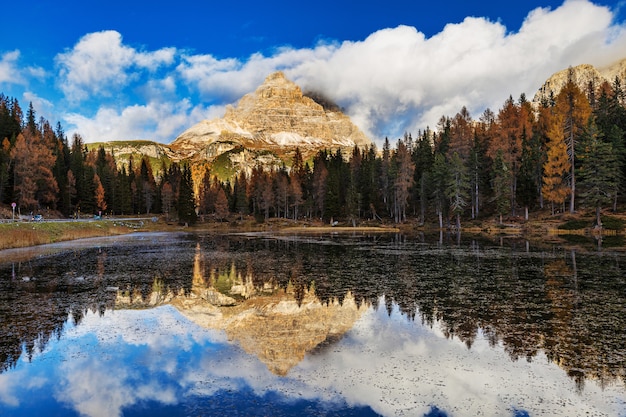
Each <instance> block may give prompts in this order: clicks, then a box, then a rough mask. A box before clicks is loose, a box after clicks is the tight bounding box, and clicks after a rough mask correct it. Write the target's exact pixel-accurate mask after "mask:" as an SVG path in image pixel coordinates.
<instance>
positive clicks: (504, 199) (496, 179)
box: [491, 150, 513, 223]
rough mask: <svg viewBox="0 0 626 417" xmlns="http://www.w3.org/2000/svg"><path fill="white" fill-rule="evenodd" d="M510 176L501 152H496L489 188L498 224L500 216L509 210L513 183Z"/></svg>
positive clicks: (509, 170)
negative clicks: (494, 204) (490, 188)
mask: <svg viewBox="0 0 626 417" xmlns="http://www.w3.org/2000/svg"><path fill="white" fill-rule="evenodd" d="M512 176H513V175H512V173H511V169H510V167H509V165H508V164H507V162H506V160H505V158H504V156H503V152H502V150H498V151H497V153H496V157H495V159H494V161H493V173H492V186H491V187H492V189H493V194H494V197H493V198H494V201H495V203H496V211H497V213H498V215H499V216H500V223H502V216H503V215H504V214H507V213H508V212H509V211H510V210H511V198H510V190H511V182H512V181H513V179H512Z"/></svg>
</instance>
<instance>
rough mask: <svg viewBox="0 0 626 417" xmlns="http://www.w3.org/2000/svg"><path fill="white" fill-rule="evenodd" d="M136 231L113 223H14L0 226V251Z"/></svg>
mask: <svg viewBox="0 0 626 417" xmlns="http://www.w3.org/2000/svg"><path fill="white" fill-rule="evenodd" d="M133 231H134V230H133V229H132V228H129V227H125V226H118V225H115V224H114V223H113V222H107V221H99V222H58V223H56V222H41V223H34V222H14V223H2V224H0V250H2V249H14V248H24V247H29V246H37V245H45V244H48V243H56V242H64V241H68V240H76V239H84V238H89V237H101V236H114V235H121V234H126V233H131V232H133Z"/></svg>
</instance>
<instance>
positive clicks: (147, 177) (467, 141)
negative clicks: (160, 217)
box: [0, 70, 626, 227]
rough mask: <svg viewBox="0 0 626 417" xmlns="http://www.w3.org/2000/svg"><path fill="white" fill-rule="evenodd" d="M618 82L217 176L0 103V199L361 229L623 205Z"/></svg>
mask: <svg viewBox="0 0 626 417" xmlns="http://www.w3.org/2000/svg"><path fill="white" fill-rule="evenodd" d="M625 101H626V100H625V93H624V90H623V88H622V86H621V83H620V80H619V79H618V78H616V79H615V80H614V81H613V82H612V83H608V82H603V83H602V84H600V85H594V84H593V83H590V84H589V85H588V86H587V88H586V89H584V90H581V88H579V87H578V86H577V84H576V82H575V79H574V72H573V71H572V70H570V73H569V77H568V81H567V83H566V84H565V86H564V87H563V88H562V90H561V91H560V92H559V93H558V94H556V95H554V94H551V95H550V96H548V97H547V98H545V99H544V100H543V101H542V102H541V103H540V104H539V105H538V106H536V107H535V106H533V104H532V103H530V102H529V101H528V100H526V98H525V96H524V95H522V96H520V98H519V99H517V100H514V99H513V97H509V99H507V100H506V101H505V103H504V105H503V106H502V107H501V108H500V109H499V111H498V113H497V114H496V113H494V112H493V111H491V110H490V109H487V110H485V111H484V113H483V114H482V115H481V116H480V117H479V118H478V120H474V119H472V117H471V116H470V113H469V111H468V110H467V109H466V108H465V107H463V108H462V109H461V110H460V111H459V113H457V114H456V115H455V116H454V117H449V116H443V117H442V118H441V119H440V121H439V123H438V124H437V126H436V128H435V129H434V130H431V129H430V128H426V129H425V130H423V131H419V132H417V134H416V135H415V137H413V135H412V134H411V133H405V135H404V136H403V137H402V138H400V139H398V140H397V141H396V143H395V144H393V146H392V144H391V143H390V141H389V140H388V139H385V142H384V145H383V148H382V150H380V151H379V150H378V149H376V147H375V146H374V145H372V146H370V147H369V148H368V149H360V148H354V149H353V150H352V151H351V152H348V154H346V152H345V151H342V150H341V149H339V150H334V151H330V150H327V151H320V152H319V153H317V155H315V157H314V158H313V160H312V161H304V160H303V157H302V154H301V152H300V151H299V150H298V149H296V151H295V155H294V156H293V158H292V161H291V165H290V166H289V167H287V166H286V165H285V166H283V167H282V168H281V169H277V170H273V171H268V170H266V169H264V168H263V167H262V166H257V167H255V168H254V169H252V171H251V172H249V173H246V172H241V173H240V174H238V175H237V176H236V177H234V178H232V179H230V180H227V181H220V180H218V178H217V176H214V175H212V174H211V169H210V165H208V164H205V165H194V166H193V167H192V166H191V165H190V164H187V163H182V164H177V163H172V164H170V165H167V164H165V163H163V165H162V166H161V168H160V169H159V170H158V172H157V173H153V171H152V167H151V164H150V161H149V160H148V158H147V157H144V158H143V159H141V160H139V161H133V160H132V159H131V161H130V163H129V164H127V165H122V166H119V167H118V165H117V164H116V161H115V158H114V155H111V154H110V153H107V152H105V150H104V149H103V148H100V149H97V150H91V151H89V150H87V147H86V146H85V144H84V143H83V140H82V138H81V137H80V136H79V135H77V134H75V135H74V136H73V137H72V139H71V143H70V141H68V139H67V137H66V136H65V134H64V132H63V129H62V127H61V125H60V124H58V123H57V125H56V127H55V128H53V127H52V126H51V125H50V123H49V122H48V121H46V120H45V119H43V118H40V119H39V120H37V119H36V116H35V111H34V109H33V107H32V104H31V105H30V106H29V108H28V110H27V113H26V115H25V116H24V115H23V114H22V110H21V108H20V106H19V103H18V102H17V100H15V99H11V98H8V97H4V96H0V138H4V139H3V141H2V147H1V149H0V201H1V202H3V203H5V204H10V203H11V202H16V203H17V205H18V207H19V209H20V210H21V212H22V213H23V212H25V211H36V210H40V209H41V208H44V207H45V208H50V209H54V210H58V211H60V212H61V213H63V214H64V215H68V216H71V215H74V214H76V213H79V212H80V213H88V214H91V213H97V212H103V213H111V214H131V213H134V214H136V213H163V214H165V215H166V216H168V217H169V218H172V219H178V220H180V221H185V222H195V221H196V218H197V217H196V216H197V215H200V216H201V217H203V218H206V217H212V218H216V219H219V220H221V219H226V218H227V217H229V215H232V214H234V213H236V214H239V215H242V216H243V215H254V216H256V217H257V218H258V219H259V220H262V219H269V218H270V217H283V218H291V219H300V218H321V219H323V220H324V221H334V220H337V221H339V220H343V221H348V222H352V223H353V224H356V223H357V222H359V221H362V220H367V219H378V220H381V221H388V220H391V221H394V222H397V223H401V222H405V221H406V220H407V219H409V218H414V219H417V220H418V221H419V222H422V223H424V222H436V223H438V224H439V226H440V227H445V226H452V227H460V226H461V222H462V220H464V219H477V218H485V217H487V216H494V215H495V216H498V217H499V218H500V219H502V217H504V216H525V217H527V216H528V213H529V212H532V211H533V210H537V209H542V208H549V209H550V210H551V211H552V213H555V212H557V211H558V212H563V211H569V212H574V211H576V210H578V209H579V208H580V207H583V208H585V209H590V210H594V211H595V213H596V222H598V223H600V212H601V210H603V209H611V210H613V211H618V209H619V208H621V207H622V205H623V204H624V202H625V201H626V195H623V194H624V193H623V191H624V190H625V188H626V187H625V185H626V184H625V183H624V182H625V180H626V144H625V136H626V107H625Z"/></svg>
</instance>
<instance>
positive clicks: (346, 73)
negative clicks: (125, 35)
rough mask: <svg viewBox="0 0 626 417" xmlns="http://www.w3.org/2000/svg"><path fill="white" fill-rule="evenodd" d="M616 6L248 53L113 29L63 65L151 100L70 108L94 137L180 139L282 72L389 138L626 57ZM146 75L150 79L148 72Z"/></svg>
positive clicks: (67, 85) (78, 87) (576, 2)
mask: <svg viewBox="0 0 626 417" xmlns="http://www.w3.org/2000/svg"><path fill="white" fill-rule="evenodd" d="M614 13H617V10H614V11H612V10H610V9H609V8H608V7H603V6H598V5H596V4H594V3H592V2H591V1H589V0H566V1H565V2H564V3H563V4H562V5H561V6H560V7H558V8H555V9H549V8H537V9H535V10H532V11H530V12H529V14H528V15H527V17H526V19H525V20H524V22H523V24H522V25H521V27H520V29H519V30H517V31H510V30H508V29H507V28H506V27H505V26H504V25H503V24H502V23H500V22H494V21H491V20H489V19H486V18H480V17H468V18H466V19H465V20H463V21H462V22H460V23H455V24H449V25H447V26H445V27H444V29H443V30H442V31H441V32H439V33H438V34H436V35H434V36H431V37H426V36H425V35H424V34H423V33H422V32H420V30H419V28H415V27H411V26H398V27H395V28H387V29H382V30H379V31H377V32H374V33H372V34H371V35H369V36H368V37H367V38H366V39H363V40H361V41H345V42H321V43H319V44H317V45H315V46H314V47H312V48H301V49H294V48H290V47H280V48H277V49H275V50H274V51H273V52H272V53H271V54H268V55H263V54H260V53H257V54H253V55H251V56H250V57H249V58H248V59H245V60H241V59H236V58H225V59H219V58H216V57H215V56H213V55H210V54H193V52H190V51H185V52H181V51H177V50H175V49H173V48H165V49H161V50H158V51H154V52H150V51H138V50H136V49H135V48H132V47H130V46H128V45H124V44H123V43H122V37H121V35H120V34H119V33H117V32H114V31H107V32H98V33H92V34H89V35H86V36H84V37H83V38H82V39H81V40H80V41H79V42H78V43H77V44H76V45H75V46H74V48H72V49H71V50H69V51H67V52H65V53H63V54H61V55H59V56H58V57H57V63H58V64H59V67H60V79H61V83H60V85H61V88H62V90H63V92H64V93H65V94H66V97H67V98H69V99H73V100H84V99H87V98H88V97H90V96H107V95H109V94H111V91H118V90H120V91H121V90H123V89H124V88H127V87H129V86H132V87H134V91H135V92H137V91H142V92H143V94H144V98H143V99H144V100H145V101H146V103H147V104H137V105H133V106H130V107H128V108H126V109H124V108H118V107H114V106H113V104H106V105H104V107H103V108H101V109H100V111H98V112H97V114H96V115H95V116H94V117H87V116H84V115H79V114H78V113H76V114H73V115H71V116H69V117H68V118H67V119H66V120H67V121H69V122H71V123H73V124H74V126H75V127H76V128H77V130H79V131H80V132H81V133H82V134H83V136H84V137H85V139H86V140H87V141H93V140H100V139H122V138H128V137H129V136H135V137H139V136H142V137H145V138H151V139H156V140H160V141H164V142H170V141H172V140H173V139H174V138H175V137H176V133H179V132H180V131H182V130H184V128H188V127H190V126H192V125H193V124H195V123H197V122H199V121H200V120H202V119H206V118H211V117H219V116H222V114H217V110H220V109H223V108H224V106H225V105H226V104H229V103H233V102H235V101H236V100H238V99H239V98H240V97H241V96H242V95H244V94H246V93H248V92H251V91H253V90H254V89H255V88H256V87H257V86H258V85H259V84H260V83H261V82H262V81H263V79H264V78H265V77H266V76H267V75H268V74H270V73H271V72H273V71H276V70H282V71H284V72H285V73H286V75H287V76H288V77H289V78H291V79H292V80H293V81H295V82H297V83H298V84H299V85H300V86H302V88H303V89H304V90H307V89H312V90H317V91H319V92H321V93H324V94H325V95H326V96H327V97H329V98H330V99H333V100H334V101H336V102H337V103H338V104H339V105H340V106H342V107H343V108H344V109H345V110H346V112H347V113H348V115H350V116H351V117H352V119H353V121H354V122H355V123H356V124H357V125H358V126H359V127H360V128H361V129H362V130H364V131H365V133H367V134H368V135H369V136H370V137H371V138H372V139H374V140H375V141H377V142H378V143H379V144H380V143H381V141H382V140H383V139H384V137H385V136H388V137H390V139H394V138H397V137H399V136H400V135H402V133H404V132H405V131H408V132H413V133H416V132H417V130H418V129H424V128H426V126H430V127H431V128H434V127H435V126H436V123H437V121H438V120H439V118H440V117H441V116H443V115H446V116H454V114H456V113H457V112H458V111H459V110H460V109H461V107H463V106H466V107H467V108H468V109H469V111H470V112H471V113H472V115H473V116H474V117H478V116H479V115H480V114H481V113H482V112H483V111H484V110H485V109H486V108H490V109H491V110H493V111H495V112H497V110H498V109H499V108H500V107H501V106H502V105H503V103H504V101H505V100H506V99H507V98H508V97H509V95H512V96H513V97H514V98H517V97H519V95H520V94H522V93H524V94H526V96H527V97H528V98H529V99H532V96H533V95H534V93H535V92H536V91H537V89H538V88H539V87H540V86H541V85H542V84H543V82H544V81H545V80H546V79H547V78H548V77H549V76H550V75H551V74H553V73H554V72H556V71H559V70H562V69H565V68H567V67H569V66H576V65H579V64H584V63H587V64H592V65H596V66H598V67H602V66H607V65H609V64H611V63H613V62H615V61H617V60H619V59H622V58H626V26H624V25H623V23H620V24H618V23H615V22H614V19H615V16H616V15H615V14H614ZM0 62H2V61H0ZM1 68H2V67H1V66H0V77H1V76H2V69H1ZM137 71H142V72H141V74H143V75H146V74H147V77H148V78H149V80H148V81H147V82H146V81H145V79H144V80H138V79H137ZM0 79H1V78H0ZM133 83H135V84H137V83H141V84H140V85H135V84H133ZM98 98H100V97H98ZM183 102H184V103H187V107H185V110H184V111H181V106H180V103H183ZM118 105H119V104H118ZM164 109H168V110H164ZM153 111H154V112H156V113H155V114H150V112H153ZM168 111H172V113H170V114H168V113H167V112H168ZM108 117H112V119H108ZM174 126H176V127H174ZM151 129H153V130H151ZM157 129H164V130H157ZM116 134H120V135H121V136H116ZM92 135H93V136H92Z"/></svg>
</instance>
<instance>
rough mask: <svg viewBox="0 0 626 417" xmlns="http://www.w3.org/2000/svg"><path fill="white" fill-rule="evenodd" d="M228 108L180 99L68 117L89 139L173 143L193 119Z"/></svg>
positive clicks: (75, 128) (73, 114) (84, 136)
mask: <svg viewBox="0 0 626 417" xmlns="http://www.w3.org/2000/svg"><path fill="white" fill-rule="evenodd" d="M223 112H224V108H223V107H221V106H215V107H211V108H204V107H202V106H196V107H192V106H191V104H190V103H189V101H188V100H181V101H179V102H159V101H154V102H149V103H147V104H145V105H134V106H129V107H126V108H124V109H122V110H121V111H119V110H117V109H116V108H114V107H101V108H100V109H99V110H98V112H97V113H96V114H95V115H94V116H93V117H87V116H84V115H82V114H80V113H70V114H66V115H65V116H64V119H65V120H66V121H67V122H69V123H70V125H71V126H72V129H71V130H70V131H69V134H70V135H72V134H73V133H79V134H80V135H81V136H82V137H83V138H84V139H85V141H86V142H101V141H113V140H133V139H149V140H155V141H157V142H170V141H171V140H172V138H175V137H176V136H178V135H179V134H180V133H182V132H183V131H184V130H186V129H187V128H189V127H190V121H191V120H196V121H198V120H202V119H204V118H206V117H207V116H208V117H218V116H220V115H222V114H223Z"/></svg>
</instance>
